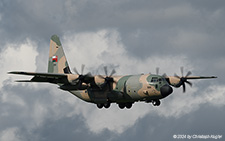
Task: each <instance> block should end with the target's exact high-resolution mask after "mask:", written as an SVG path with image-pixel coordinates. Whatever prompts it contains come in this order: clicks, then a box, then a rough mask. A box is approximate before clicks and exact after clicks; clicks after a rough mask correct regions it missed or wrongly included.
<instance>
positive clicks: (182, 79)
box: [174, 67, 192, 92]
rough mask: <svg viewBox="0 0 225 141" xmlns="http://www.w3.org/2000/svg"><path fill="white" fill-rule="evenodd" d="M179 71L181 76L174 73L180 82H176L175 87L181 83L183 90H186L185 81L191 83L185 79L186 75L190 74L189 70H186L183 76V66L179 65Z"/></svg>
mask: <svg viewBox="0 0 225 141" xmlns="http://www.w3.org/2000/svg"><path fill="white" fill-rule="evenodd" d="M180 71H181V77H180V76H178V75H177V74H176V73H175V74H174V76H175V77H177V78H179V79H180V82H179V83H178V84H177V87H180V86H181V85H182V86H183V92H186V86H185V83H187V84H188V85H190V86H192V83H191V82H189V81H187V77H188V76H189V75H191V72H190V71H188V72H187V74H186V75H185V76H184V67H181V68H180Z"/></svg>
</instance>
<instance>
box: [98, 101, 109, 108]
mask: <svg viewBox="0 0 225 141" xmlns="http://www.w3.org/2000/svg"><path fill="white" fill-rule="evenodd" d="M110 105H111V103H110V102H107V103H98V104H97V107H98V108H99V109H102V108H103V107H105V108H106V109H108V108H109V107H110Z"/></svg>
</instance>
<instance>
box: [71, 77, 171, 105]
mask: <svg viewBox="0 0 225 141" xmlns="http://www.w3.org/2000/svg"><path fill="white" fill-rule="evenodd" d="M113 79H114V80H115V81H116V84H115V83H113V85H112V87H113V90H112V91H109V90H108V89H105V90H102V89H99V88H97V89H96V88H91V87H89V88H87V89H85V90H71V91H70V92H71V93H72V94H74V95H75V96H77V97H79V98H80V99H82V100H84V101H87V102H92V103H106V102H107V101H110V102H115V103H126V102H136V101H146V102H148V101H149V102H150V101H151V100H155V99H161V98H164V97H166V96H168V95H169V94H170V93H168V94H165V95H162V94H161V91H160V88H161V87H162V86H165V85H168V83H167V81H166V80H165V79H164V78H163V77H162V76H159V75H153V74H145V75H144V74H142V75H127V76H113ZM95 82H96V84H97V85H98V86H100V85H101V84H102V83H104V80H103V79H101V78H99V77H98V76H95ZM171 93H172V91H171Z"/></svg>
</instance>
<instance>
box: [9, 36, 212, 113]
mask: <svg viewBox="0 0 225 141" xmlns="http://www.w3.org/2000/svg"><path fill="white" fill-rule="evenodd" d="M103 69H104V72H105V75H91V73H87V74H83V70H84V65H82V67H81V73H79V72H78V71H77V69H76V68H74V72H75V73H76V74H72V73H71V71H70V67H69V65H68V62H67V60H66V56H65V54H64V51H63V48H62V45H61V42H60V40H59V37H58V36H57V35H53V36H52V37H51V40H50V50H49V61H48V73H36V72H21V71H12V72H9V74H19V75H31V76H33V78H32V79H30V80H18V81H17V82H48V83H53V84H57V85H58V86H59V88H60V89H62V90H65V91H69V92H70V93H72V94H73V95H75V96H77V97H78V98H80V99H82V100H84V101H86V102H91V103H94V104H96V105H97V107H98V108H103V107H105V108H109V107H110V105H111V103H116V104H118V106H119V107H120V108H121V109H123V108H125V107H126V108H128V109H129V108H131V107H132V105H133V103H135V102H139V101H143V102H147V103H152V104H153V105H154V106H159V105H160V103H161V102H160V99H163V98H165V97H167V96H169V95H170V94H171V93H172V92H173V89H172V87H174V88H179V87H181V86H182V87H183V91H184V92H185V90H186V86H185V83H187V84H189V85H190V86H192V83H191V82H189V81H188V80H190V79H210V78H216V77H215V76H207V77H205V76H190V75H191V72H190V71H189V72H188V73H187V74H186V75H185V76H183V67H181V74H182V76H181V77H180V76H178V75H176V74H175V75H174V76H167V75H165V74H164V75H158V69H157V72H156V74H140V75H124V76H113V75H114V74H115V73H116V71H115V70H114V69H113V70H112V72H111V73H110V74H108V70H107V67H104V68H103ZM171 86H172V87H171Z"/></svg>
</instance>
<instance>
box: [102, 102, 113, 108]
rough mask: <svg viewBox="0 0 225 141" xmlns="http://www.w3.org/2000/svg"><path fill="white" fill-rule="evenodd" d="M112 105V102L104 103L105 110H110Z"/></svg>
mask: <svg viewBox="0 0 225 141" xmlns="http://www.w3.org/2000/svg"><path fill="white" fill-rule="evenodd" d="M110 105H111V103H110V102H107V103H104V105H103V106H104V107H105V108H109V107H110Z"/></svg>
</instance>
